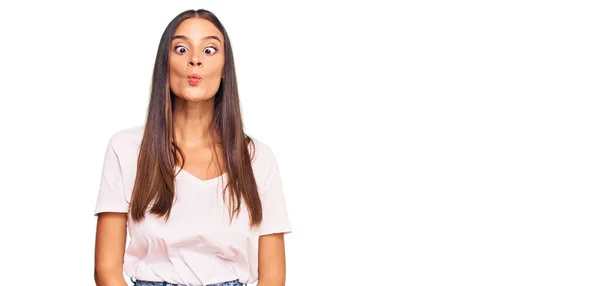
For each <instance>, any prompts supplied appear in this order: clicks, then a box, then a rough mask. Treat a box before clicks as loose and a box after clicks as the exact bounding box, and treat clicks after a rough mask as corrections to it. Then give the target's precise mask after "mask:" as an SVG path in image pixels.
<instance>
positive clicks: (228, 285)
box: [131, 278, 246, 286]
mask: <svg viewBox="0 0 600 286" xmlns="http://www.w3.org/2000/svg"><path fill="white" fill-rule="evenodd" d="M131 282H133V286H185V285H180V284H173V283H167V282H154V281H143V280H133V278H131ZM206 286H246V283H240V281H239V280H237V279H236V280H232V281H226V282H221V283H217V284H208V285H206Z"/></svg>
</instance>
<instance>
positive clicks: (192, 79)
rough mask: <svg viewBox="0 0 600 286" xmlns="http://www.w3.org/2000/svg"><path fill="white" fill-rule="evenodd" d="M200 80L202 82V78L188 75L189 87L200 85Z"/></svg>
mask: <svg viewBox="0 0 600 286" xmlns="http://www.w3.org/2000/svg"><path fill="white" fill-rule="evenodd" d="M200 80H202V78H201V77H200V76H199V75H197V74H190V75H189V76H188V83H189V84H190V85H194V86H195V85H198V84H200Z"/></svg>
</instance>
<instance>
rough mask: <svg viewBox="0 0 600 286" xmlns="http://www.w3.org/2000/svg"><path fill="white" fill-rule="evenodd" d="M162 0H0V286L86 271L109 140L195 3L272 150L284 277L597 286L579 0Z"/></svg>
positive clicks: (87, 277) (594, 115)
mask: <svg viewBox="0 0 600 286" xmlns="http://www.w3.org/2000/svg"><path fill="white" fill-rule="evenodd" d="M163 2H164V3H163ZM166 2H167V1H161V2H154V3H153V2H144V3H143V4H141V3H131V4H129V1H118V2H114V3H110V2H106V1H101V2H95V3H93V4H92V3H91V2H87V1H79V2H74V3H66V2H57V1H39V2H32V1H19V2H18V3H9V2H3V4H1V6H2V7H0V29H1V33H0V34H1V37H2V44H1V45H0V49H1V50H0V71H1V77H0V80H1V82H2V89H1V91H0V96H1V97H0V98H1V106H2V111H1V112H0V124H1V126H0V130H1V131H0V132H1V140H0V144H2V145H1V148H0V152H1V153H0V156H1V157H0V162H1V163H0V166H1V168H2V170H1V173H0V176H1V177H0V178H1V181H0V186H1V187H0V190H1V191H2V199H1V200H0V202H2V207H1V208H0V214H1V216H0V217H1V218H0V219H1V222H2V235H1V236H0V256H1V257H2V258H1V260H2V261H3V263H2V264H3V266H2V268H0V273H1V277H2V278H1V279H2V283H3V284H6V285H9V284H10V285H12V284H13V283H17V282H18V284H19V285H24V284H40V283H42V284H48V285H93V284H94V282H93V248H94V232H95V222H96V221H95V217H94V216H93V209H94V206H95V200H96V195H97V189H98V184H99V180H100V171H101V167H102V162H103V156H104V150H105V147H106V144H107V142H108V139H109V137H110V135H112V134H113V133H114V132H115V131H117V130H119V129H122V128H127V127H131V126H135V125H139V124H143V120H144V118H145V112H146V108H147V100H148V96H149V89H150V77H151V74H152V67H153V65H154V57H155V54H156V49H157V45H158V41H159V39H160V36H161V34H162V32H163V30H164V28H165V27H166V25H167V24H168V22H169V21H170V20H171V19H172V18H173V17H175V16H176V15H177V14H178V13H179V12H182V11H183V10H187V9H199V8H206V9H209V10H211V11H213V12H214V13H215V14H216V15H217V16H218V17H219V18H220V19H221V21H222V22H223V24H224V25H225V27H226V29H227V31H228V33H229V35H230V37H231V40H232V45H233V49H234V55H235V61H236V69H237V75H238V79H239V88H240V96H241V101H242V102H241V104H242V108H243V116H244V123H245V128H246V132H247V133H248V134H250V135H252V136H255V137H256V138H259V139H262V140H263V141H264V142H266V143H267V144H269V145H270V146H271V147H272V149H273V151H274V152H275V154H276V156H277V157H278V159H279V162H280V168H281V172H282V179H283V184H284V188H285V195H286V199H287V201H288V209H289V212H290V218H291V220H292V223H293V230H294V232H293V233H292V234H290V235H288V236H286V243H287V259H288V264H287V267H288V282H287V285H291V286H298V285H411V286H413V285H414V286H417V285H461V286H466V285H478V286H479V285H503V286H504V285H511V286H512V285H528V286H530V285H578V286H583V285H599V283H600V276H599V275H598V273H599V272H598V271H599V270H598V269H599V267H600V259H599V254H600V247H599V245H600V244H599V241H600V230H599V223H600V222H599V215H600V213H599V212H600V211H599V207H598V205H599V204H598V203H599V199H600V194H599V176H598V174H599V172H600V152H599V150H600V148H599V147H600V136H599V128H600V124H599V123H600V112H599V108H600V100H599V95H600V94H599V91H600V90H599V89H600V88H599V78H600V77H599V76H600V56H599V54H600V53H599V52H598V51H600V41H599V35H600V20H599V19H600V18H599V17H598V15H599V14H600V10H599V9H598V6H597V5H593V4H592V3H593V2H594V1H588V2H584V1H408V2H404V3H400V4H398V3H395V2H394V5H396V6H395V7H393V6H392V2H389V3H388V4H374V3H372V2H371V1H363V2H357V3H356V4H352V5H350V4H347V3H346V4H343V5H342V4H333V3H332V4H324V3H322V2H321V3H319V2H314V3H309V2H306V1H296V2H294V3H288V2H285V4H284V2H283V1H280V2H277V4H275V3H270V4H259V3H257V2H254V1H245V2H238V3H235V2H228V3H231V4H228V5H224V4H218V3H217V2H204V1H176V2H177V4H174V3H166ZM169 2H175V1H169ZM250 2H251V3H250ZM155 3H158V4H155ZM42 280H43V281H42Z"/></svg>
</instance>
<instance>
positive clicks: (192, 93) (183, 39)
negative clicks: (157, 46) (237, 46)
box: [169, 18, 225, 101]
mask: <svg viewBox="0 0 600 286" xmlns="http://www.w3.org/2000/svg"><path fill="white" fill-rule="evenodd" d="M223 43H224V39H223V35H222V34H221V32H219V29H217V27H215V26H214V25H213V24H212V23H211V22H209V21H208V20H205V19H201V18H190V19H186V20H185V21H183V22H182V23H181V24H180V25H179V27H178V28H177V30H176V31H175V34H174V36H173V39H172V41H171V49H170V52H169V87H170V88H171V91H172V92H173V94H175V95H176V96H178V97H180V98H183V99H185V100H190V101H200V100H207V99H211V98H213V97H214V95H215V94H216V93H217V91H218V90H219V85H220V83H221V76H222V75H223V66H224V64H225V53H224V51H223V50H224V49H223Z"/></svg>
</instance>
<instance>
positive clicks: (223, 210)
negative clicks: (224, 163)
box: [94, 126, 291, 286]
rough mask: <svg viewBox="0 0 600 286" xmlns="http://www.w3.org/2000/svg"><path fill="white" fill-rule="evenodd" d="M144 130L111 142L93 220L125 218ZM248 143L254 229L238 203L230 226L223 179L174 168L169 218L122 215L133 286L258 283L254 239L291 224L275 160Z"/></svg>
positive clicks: (127, 132) (126, 261)
mask: <svg viewBox="0 0 600 286" xmlns="http://www.w3.org/2000/svg"><path fill="white" fill-rule="evenodd" d="M143 133H144V128H143V126H138V127H133V128H128V129H123V130H120V131H118V132H116V133H114V134H113V135H112V137H111V138H110V141H109V143H108V146H107V148H106V153H105V158H104V166H103V169H102V176H101V180H100V188H99V193H98V199H97V203H96V209H95V213H94V214H95V215H97V214H99V213H102V212H121V213H128V210H129V202H130V200H131V193H132V191H133V185H134V182H135V177H136V170H137V159H138V154H139V147H140V143H141V140H142V136H143ZM253 140H254V143H255V144H254V145H255V147H256V148H255V149H253V148H252V147H251V146H249V147H248V149H249V151H250V152H251V153H250V154H251V158H252V170H253V172H254V176H255V179H256V183H257V186H258V192H259V195H260V199H261V202H262V211H263V220H262V224H261V225H260V227H258V228H254V229H250V226H249V222H250V219H249V216H248V212H247V209H246V207H245V205H244V203H243V202H242V204H241V208H240V212H239V216H238V217H237V218H236V217H234V220H233V221H232V222H231V224H230V223H229V222H230V218H229V213H228V210H227V203H226V201H223V186H225V184H226V183H227V175H226V174H223V175H221V176H220V177H217V178H213V179H208V180H201V179H199V178H197V177H196V176H194V175H192V174H191V173H189V172H187V171H185V170H184V169H181V168H179V167H176V168H175V170H174V171H175V172H179V173H176V174H177V176H176V177H175V200H174V202H173V206H172V208H171V214H170V217H169V219H168V221H167V222H164V220H163V218H161V217H157V216H155V215H152V214H146V217H145V218H144V220H142V221H140V222H137V223H136V222H133V220H132V218H131V216H130V215H128V219H127V229H128V232H129V237H130V242H129V245H128V247H127V249H126V252H125V256H124V263H123V270H124V272H125V274H127V275H128V276H129V277H131V278H132V281H133V280H135V281H136V284H135V285H136V286H147V285H148V286H150V285H199V286H200V285H201V286H208V285H213V284H214V285H223V286H237V285H244V284H245V283H254V282H256V281H257V279H258V238H259V236H261V235H266V234H272V233H290V232H291V225H290V220H289V218H288V213H287V209H286V203H285V199H284V194H283V189H282V184H281V178H280V174H279V167H278V164H277V159H276V158H275V156H274V154H273V152H272V151H271V149H270V148H269V146H267V145H266V144H265V143H263V142H261V141H259V140H257V139H254V138H253ZM226 197H227V196H226ZM153 283H154V284H153ZM219 283H221V284H219Z"/></svg>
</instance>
